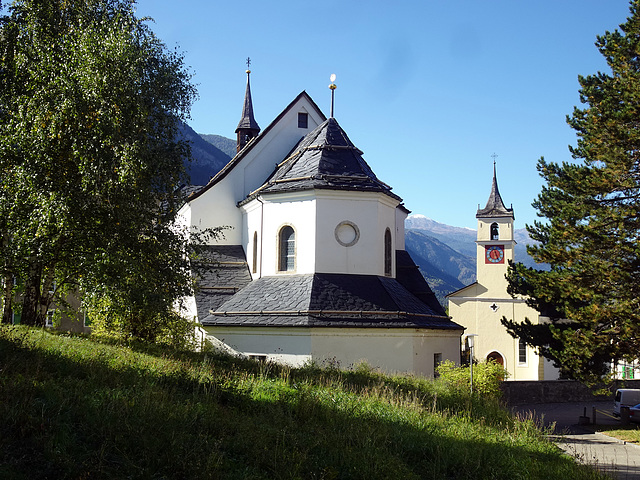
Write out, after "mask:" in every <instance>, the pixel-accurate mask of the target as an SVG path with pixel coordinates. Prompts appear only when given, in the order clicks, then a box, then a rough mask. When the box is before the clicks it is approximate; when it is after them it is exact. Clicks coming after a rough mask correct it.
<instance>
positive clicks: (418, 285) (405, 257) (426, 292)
mask: <svg viewBox="0 0 640 480" xmlns="http://www.w3.org/2000/svg"><path fill="white" fill-rule="evenodd" d="M396 279H397V280H398V282H399V283H400V285H402V286H403V287H405V288H406V289H407V290H409V291H410V292H411V293H413V294H414V295H415V296H416V297H418V298H419V299H420V300H421V301H422V302H423V303H425V304H427V305H428V306H429V307H430V308H431V309H432V310H433V311H434V312H440V315H446V312H445V310H444V308H443V307H442V305H440V302H439V301H438V298H437V297H436V294H435V293H433V290H431V287H429V284H428V283H427V281H426V280H425V279H424V277H423V276H422V273H420V267H418V266H417V265H416V264H415V263H414V261H413V259H412V258H411V255H409V252H407V251H406V250H396Z"/></svg>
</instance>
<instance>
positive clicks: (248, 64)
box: [247, 57, 251, 68]
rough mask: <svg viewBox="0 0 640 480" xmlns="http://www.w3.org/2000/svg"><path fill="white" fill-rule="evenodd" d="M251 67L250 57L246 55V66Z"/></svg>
mask: <svg viewBox="0 0 640 480" xmlns="http://www.w3.org/2000/svg"><path fill="white" fill-rule="evenodd" d="M250 67H251V58H250V57H247V68H250Z"/></svg>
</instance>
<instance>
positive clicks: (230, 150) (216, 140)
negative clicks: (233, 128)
mask: <svg viewBox="0 0 640 480" xmlns="http://www.w3.org/2000/svg"><path fill="white" fill-rule="evenodd" d="M198 135H200V138H202V139H203V140H205V141H206V142H208V143H210V144H211V145H213V146H214V147H216V148H218V149H220V150H222V151H223V152H224V153H226V154H227V155H228V156H229V158H233V157H235V156H236V146H237V144H238V143H237V142H236V141H235V140H231V139H230V138H227V137H223V136H221V135H210V134H206V133H199V134H198Z"/></svg>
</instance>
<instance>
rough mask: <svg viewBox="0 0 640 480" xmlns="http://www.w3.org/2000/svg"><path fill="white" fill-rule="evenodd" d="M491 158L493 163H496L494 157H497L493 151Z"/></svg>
mask: <svg viewBox="0 0 640 480" xmlns="http://www.w3.org/2000/svg"><path fill="white" fill-rule="evenodd" d="M491 158H493V164H494V165H495V164H496V158H498V155H497V154H496V153H495V152H493V155H491Z"/></svg>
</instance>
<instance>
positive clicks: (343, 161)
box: [241, 118, 402, 204]
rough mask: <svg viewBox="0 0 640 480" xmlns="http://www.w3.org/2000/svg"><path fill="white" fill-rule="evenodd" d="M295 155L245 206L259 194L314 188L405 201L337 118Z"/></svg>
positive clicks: (321, 127)
mask: <svg viewBox="0 0 640 480" xmlns="http://www.w3.org/2000/svg"><path fill="white" fill-rule="evenodd" d="M292 152H293V153H292V154H291V155H289V156H288V157H287V158H285V159H283V161H282V162H280V164H278V165H277V167H276V169H275V171H274V172H273V174H271V176H270V177H269V179H268V180H267V181H266V182H265V183H264V185H262V186H261V187H260V188H259V189H257V190H256V191H254V192H252V193H251V194H250V195H249V196H248V197H247V199H245V200H244V201H243V202H241V204H242V203H246V202H248V201H249V200H251V199H253V198H255V197H256V196H257V195H258V194H265V193H279V192H289V191H299V190H310V189H330V190H355V191H370V192H382V193H385V194H386V195H389V196H390V197H392V198H394V199H397V200H399V201H402V199H401V198H400V197H399V196H397V195H395V194H394V193H391V187H390V186H389V185H387V184H385V183H384V182H381V181H380V180H379V179H378V178H377V177H376V175H375V174H374V173H373V171H372V170H371V168H370V167H369V165H367V162H365V160H364V158H362V152H361V151H360V150H359V149H358V148H357V147H356V146H355V145H354V144H353V143H352V142H351V140H349V137H348V136H347V134H346V133H345V131H344V130H342V128H341V127H340V125H339V124H338V122H337V121H336V119H335V118H329V119H327V120H325V121H324V122H323V123H321V124H320V125H319V126H318V127H316V128H315V129H314V130H313V131H312V132H310V133H309V134H307V136H305V137H304V138H303V139H302V140H301V141H300V143H299V144H298V145H297V146H296V147H295V148H294V149H293V150H292Z"/></svg>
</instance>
